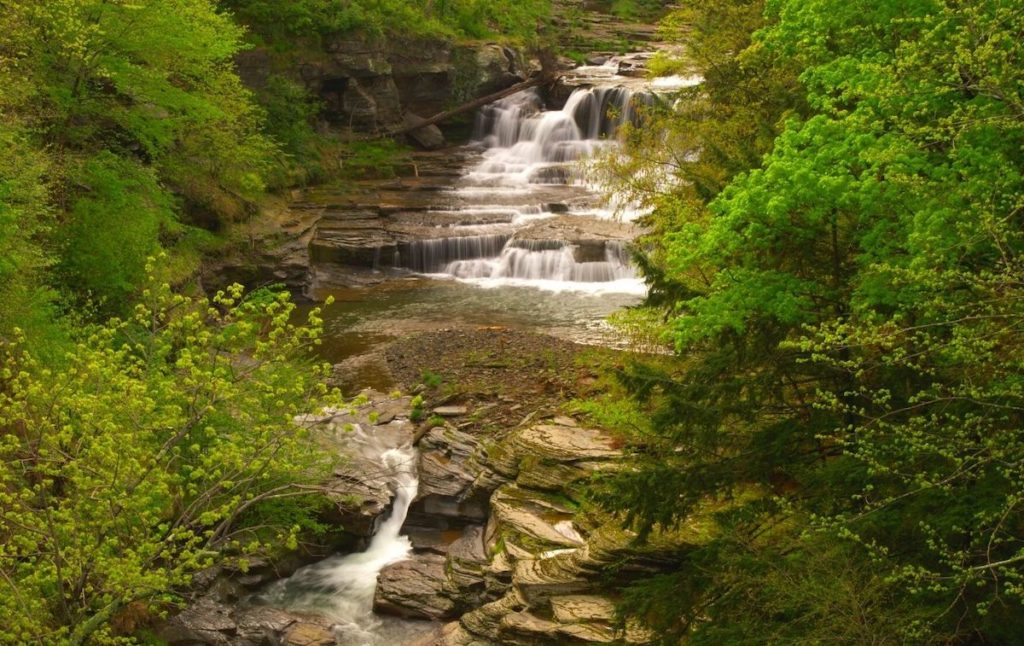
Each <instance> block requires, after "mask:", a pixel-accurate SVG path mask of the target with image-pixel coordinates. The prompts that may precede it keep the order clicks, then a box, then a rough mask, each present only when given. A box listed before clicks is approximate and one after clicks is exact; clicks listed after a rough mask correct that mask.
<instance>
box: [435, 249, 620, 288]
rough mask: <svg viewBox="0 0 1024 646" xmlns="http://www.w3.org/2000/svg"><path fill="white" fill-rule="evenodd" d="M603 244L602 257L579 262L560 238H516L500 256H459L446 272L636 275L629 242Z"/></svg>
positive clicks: (586, 278) (574, 277)
mask: <svg viewBox="0 0 1024 646" xmlns="http://www.w3.org/2000/svg"><path fill="white" fill-rule="evenodd" d="M603 244H604V251H603V254H602V255H603V259H602V260H590V261H588V262H579V261H578V260H577V257H576V256H577V254H576V248H575V247H574V246H573V245H570V244H566V243H563V242H561V241H557V240H552V241H548V240H539V241H534V240H513V241H511V242H510V243H509V244H507V245H505V248H504V249H503V250H502V252H501V255H500V256H498V257H497V258H489V259H478V260H458V261H455V262H452V263H449V264H448V265H447V266H446V267H445V271H444V273H447V274H451V275H452V276H455V277H456V278H464V279H490V280H492V281H493V280H498V279H512V280H516V281H539V280H547V281H555V282H572V283H607V282H613V281H620V280H629V279H633V278H635V277H636V273H635V272H634V271H633V268H632V267H631V266H630V265H629V254H628V253H627V251H626V248H625V245H624V244H623V243H621V242H618V241H607V242H604V243H603Z"/></svg>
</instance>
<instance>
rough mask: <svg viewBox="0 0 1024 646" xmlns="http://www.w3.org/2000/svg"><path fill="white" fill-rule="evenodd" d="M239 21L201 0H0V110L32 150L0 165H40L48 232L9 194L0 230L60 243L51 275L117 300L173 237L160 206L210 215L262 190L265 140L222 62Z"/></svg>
mask: <svg viewBox="0 0 1024 646" xmlns="http://www.w3.org/2000/svg"><path fill="white" fill-rule="evenodd" d="M242 33H243V32H242V29H241V27H239V26H237V25H235V24H234V23H232V21H231V20H230V18H229V17H227V16H225V15H222V14H220V13H218V12H217V11H216V9H215V7H214V5H213V3H212V2H209V1H207V0H175V2H172V3H170V4H168V3H167V2H155V1H143V2H120V1H118V2H106V1H100V0H60V1H57V2H35V1H32V0H30V1H26V2H22V1H15V2H10V3H7V4H5V6H4V11H3V12H2V14H0V82H2V83H3V86H4V92H3V96H2V98H0V109H2V114H3V119H4V121H5V123H6V124H12V125H13V127H15V128H16V132H17V133H18V134H17V136H18V141H19V142H20V143H19V145H20V146H21V148H22V149H23V150H26V151H31V152H29V153H27V154H25V155H24V156H23V157H19V158H16V159H12V160H10V161H9V162H8V166H9V168H5V169H3V170H4V172H5V175H6V174H7V173H10V174H11V177H15V178H16V177H18V176H21V175H24V174H25V173H31V172H34V171H32V168H33V167H35V168H38V167H39V166H40V164H41V165H42V166H43V167H45V169H46V176H45V179H46V182H45V186H46V187H47V189H48V192H49V195H48V196H47V199H45V200H42V201H41V202H40V203H41V204H44V205H45V204H46V203H47V202H48V203H49V207H50V210H51V212H52V218H50V219H48V220H46V221H45V223H46V224H48V225H50V227H49V231H48V232H47V231H46V230H43V229H40V228H39V227H38V226H37V225H36V224H33V223H34V222H35V223H42V222H43V220H40V219H39V218H38V217H35V216H33V215H32V214H30V213H29V212H28V211H25V210H24V208H23V207H18V208H19V209H21V210H22V212H23V219H24V224H25V230H24V231H22V232H19V234H18V238H10V239H20V240H22V241H27V242H28V243H29V244H30V245H31V246H32V247H34V248H36V249H40V250H45V251H46V252H47V253H53V252H61V251H65V252H72V253H70V254H67V255H63V256H62V257H61V258H60V260H62V262H61V263H59V264H60V265H61V268H62V269H63V270H64V271H63V272H62V273H61V275H62V276H64V277H66V278H67V280H66V281H65V284H64V285H63V287H65V288H67V289H68V290H79V289H83V288H87V289H89V290H91V291H92V292H93V294H94V295H95V296H97V297H99V298H101V299H105V300H106V301H107V302H108V303H110V304H118V303H120V304H123V297H124V295H125V293H126V290H127V291H131V289H130V288H133V287H135V286H136V284H137V282H138V280H139V279H140V277H141V272H139V271H138V269H139V267H141V265H142V264H143V263H144V261H145V258H146V256H147V255H149V254H150V253H152V252H153V251H154V250H156V249H157V248H159V247H161V246H165V247H172V246H173V245H174V243H175V242H176V241H177V240H178V238H180V237H181V230H180V228H176V227H175V226H174V220H175V219H176V218H175V217H173V216H172V213H177V214H179V217H178V218H177V219H180V220H182V221H183V222H184V223H186V224H187V223H189V222H190V221H192V222H199V223H201V224H203V225H204V226H206V227H208V228H216V227H217V226H218V223H219V221H220V220H222V219H224V218H230V217H232V216H236V215H239V214H242V213H243V212H244V209H243V206H244V204H245V203H247V202H249V201H251V200H253V199H255V198H257V197H258V196H259V195H261V193H262V190H263V185H264V179H263V178H264V176H265V174H266V171H267V168H268V167H269V166H270V164H271V163H272V162H273V160H274V158H275V155H276V148H275V147H274V146H273V145H272V144H271V143H270V142H269V141H268V140H267V139H266V138H265V137H264V136H263V135H261V134H260V127H261V121H262V118H263V117H262V113H261V111H260V110H259V109H258V108H256V107H255V104H254V103H253V102H252V100H251V97H250V95H249V93H248V92H247V91H246V90H244V89H243V88H242V86H241V83H240V81H239V79H238V77H237V75H236V74H235V72H234V69H233V57H234V55H235V54H236V53H237V52H238V51H239V50H240V48H241V47H242V40H241V38H242ZM4 198H5V199H14V197H13V196H10V197H9V196H7V195H5V196H4ZM40 198H41V196H39V195H36V196H35V197H34V198H33V199H36V200H40ZM183 207H184V208H183ZM11 208H14V207H13V206H12V207H11ZM132 212H135V213H132ZM183 212H184V213H186V214H187V217H180V214H181V213H183ZM211 215H212V218H211V217H210V216H211ZM204 218H205V221H204ZM0 233H4V234H5V235H10V236H13V234H8V233H7V232H6V231H3V232H0ZM65 233H67V234H69V235H64V234H65ZM51 241H52V242H51ZM79 245H80V248H79ZM107 260H109V261H110V262H109V266H110V267H109V269H110V270H109V271H107V270H106V265H107V264H108V263H107V262H106V261H107ZM108 278H109V279H110V280H109V282H108V281H107V280H106V279H108Z"/></svg>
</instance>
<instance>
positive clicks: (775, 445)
mask: <svg viewBox="0 0 1024 646" xmlns="http://www.w3.org/2000/svg"><path fill="white" fill-rule="evenodd" d="M665 24H666V27H667V28H668V29H670V30H671V29H676V30H677V31H676V32H675V33H683V32H680V31H679V30H680V29H681V28H682V27H685V30H684V32H685V36H684V48H685V53H684V54H683V57H682V59H681V60H678V61H676V64H677V65H679V66H681V67H683V68H688V69H691V70H694V71H697V72H699V73H701V74H702V75H703V76H704V79H705V81H704V83H703V84H702V85H701V86H700V87H698V88H695V89H692V90H688V91H684V92H683V93H682V94H681V95H680V97H679V101H678V103H677V104H676V105H675V106H674V107H673V108H672V109H670V110H666V111H665V112H663V113H662V114H657V115H653V116H652V119H653V121H654V122H655V123H656V124H657V128H655V129H653V130H652V129H645V130H643V131H641V130H638V131H635V132H633V133H632V134H631V142H630V146H631V154H630V155H629V156H627V157H626V158H625V159H619V160H614V161H612V162H611V163H610V164H609V165H608V166H607V167H606V170H609V169H610V172H611V173H612V174H613V175H615V174H617V175H618V176H619V177H621V178H622V179H621V180H620V184H619V186H620V188H621V189H622V190H626V191H629V192H630V193H631V194H632V195H633V196H634V197H636V198H639V199H642V200H645V201H646V202H647V203H648V204H650V205H651V206H653V207H654V208H655V211H654V214H653V215H652V216H650V217H649V218H648V224H649V225H650V226H651V230H652V233H650V234H649V235H648V236H647V237H646V238H645V240H644V249H645V251H644V253H643V255H642V256H641V257H640V259H639V260H640V262H641V264H642V266H643V267H644V269H645V272H646V274H647V277H648V280H649V282H650V284H651V286H652V297H651V299H650V304H649V307H652V308H654V309H655V310H656V311H658V312H660V313H661V314H662V316H663V320H664V321H665V323H664V325H663V326H662V328H661V329H662V330H663V333H664V335H665V337H666V338H667V339H670V340H671V342H672V343H673V344H674V346H675V349H676V353H677V356H678V361H674V362H668V363H666V362H654V363H651V362H643V361H639V362H636V363H635V364H634V365H633V366H632V367H630V368H626V369H624V370H622V371H621V374H620V377H621V381H622V383H623V384H624V385H625V386H626V389H627V391H629V392H630V393H632V397H633V400H634V402H635V404H636V405H637V406H639V407H640V409H641V410H642V411H644V412H645V413H646V414H647V415H648V416H649V419H650V429H649V430H648V432H647V433H645V434H643V435H641V436H639V437H637V438H636V450H637V455H638V457H637V463H636V466H637V469H636V470H635V471H624V472H622V473H619V474H615V475H612V476H609V477H608V478H606V479H605V481H604V482H603V483H602V488H601V489H600V492H601V496H602V498H603V500H604V501H605V502H606V504H608V505H609V506H610V507H611V508H612V509H621V510H624V511H628V517H629V519H630V521H631V522H635V523H636V524H637V526H638V527H639V528H640V529H641V530H642V531H657V530H658V528H666V527H672V526H675V525H676V524H678V523H681V522H685V519H686V518H687V517H688V515H689V514H691V513H693V512H694V510H695V509H696V508H697V506H699V505H700V504H702V502H704V501H707V500H709V499H710V500H719V501H728V502H729V504H728V505H727V507H726V511H723V512H722V513H720V514H719V522H720V535H719V537H718V538H717V539H716V540H714V541H712V542H710V543H709V544H707V545H704V546H700V547H696V548H694V549H693V550H692V551H691V552H690V553H689V554H688V556H687V557H686V558H685V560H684V561H683V562H681V563H679V565H678V570H677V572H675V573H673V574H665V575H662V576H658V577H655V578H653V579H650V580H646V581H643V582H641V583H639V584H637V586H636V587H635V588H634V590H633V591H632V593H631V594H630V595H629V596H628V603H627V604H626V605H627V607H628V608H629V609H630V610H631V611H632V612H634V613H636V614H637V615H639V616H642V617H643V618H644V619H646V620H647V621H653V622H654V623H655V624H656V625H658V626H660V627H661V628H662V629H663V630H665V633H664V635H665V637H664V641H665V642H666V643H675V640H677V639H679V638H681V637H683V636H684V635H685V636H686V638H687V639H688V640H689V642H688V643H708V644H720V643H740V642H742V643H747V642H749V641H751V640H756V641H758V642H766V643H769V642H770V643H818V642H819V641H822V640H824V641H839V642H843V643H868V642H870V643H904V642H912V643H936V642H939V643H948V642H970V641H971V640H975V639H979V640H981V643H1010V642H1012V641H1013V640H1014V639H1015V638H1014V636H1015V635H1019V634H1020V633H1021V631H1022V630H1024V626H1022V621H1024V613H1022V612H1021V611H1022V608H1021V603H1022V591H1024V588H1022V587H1021V581H1022V575H1024V531H1022V530H1024V513H1022V512H1024V509H1022V508H1021V501H1022V500H1024V487H1022V485H1024V483H1022V480H1021V473H1022V467H1024V462H1022V461H1024V431H1022V429H1024V418H1022V411H1024V400H1022V398H1021V394H1022V393H1021V390H1020V387H1021V367H1022V365H1021V348H1022V347H1024V346H1022V341H1024V339H1022V337H1021V322H1022V321H1024V318H1022V317H1024V310H1022V309H1021V302H1022V301H1021V293H1020V292H1019V290H1020V289H1021V285H1022V283H1021V278H1022V277H1024V276H1022V269H1024V265H1022V260H1021V252H1022V251H1024V248H1022V243H1024V240H1022V237H1021V231H1022V227H1021V224H1022V223H1021V215H1022V212H1024V211H1022V207H1024V186H1022V181H1024V174H1022V171H1024V83H1022V74H1024V67H1022V65H1021V63H1022V60H1024V59H1022V55H1024V45H1022V43H1024V39H1022V38H1021V34H1022V26H1024V6H1021V4H1020V3H1018V2H1009V1H1000V0H992V1H986V2H978V3H969V4H963V3H947V2H941V1H932V0H922V1H915V2H903V1H899V2H896V1H892V2H877V1H871V2H867V1H865V2H848V3H842V4H836V3H831V2H824V1H810V2H808V1H806V0H801V1H786V0H780V1H773V2H767V3H761V2H746V1H742V0H717V1H714V2H708V3H699V4H698V3H694V4H692V5H687V7H686V8H684V9H682V10H680V11H679V12H678V13H676V14H675V15H674V16H672V17H671V18H670V19H669V20H667V21H666V23H665ZM655 132H658V133H667V135H665V134H654V133H655ZM641 456H642V457H641Z"/></svg>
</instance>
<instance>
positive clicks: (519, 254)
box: [257, 61, 690, 646]
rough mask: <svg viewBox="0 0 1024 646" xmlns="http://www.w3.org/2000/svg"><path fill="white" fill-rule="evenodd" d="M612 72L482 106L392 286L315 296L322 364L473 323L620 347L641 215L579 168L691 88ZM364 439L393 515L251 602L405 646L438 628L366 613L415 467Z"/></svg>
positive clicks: (367, 381)
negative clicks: (349, 550) (319, 301)
mask: <svg viewBox="0 0 1024 646" xmlns="http://www.w3.org/2000/svg"><path fill="white" fill-rule="evenodd" d="M617 69H618V68H617V66H616V64H615V62H614V61H611V62H609V63H608V64H606V65H602V66H591V67H582V68H578V69H577V70H575V71H574V72H573V74H575V75H576V80H577V82H578V83H579V87H578V88H577V89H576V90H575V91H574V92H573V93H572V94H571V96H569V97H568V99H567V100H566V101H565V104H564V106H562V107H561V108H559V109H546V108H545V105H544V101H543V98H542V96H541V94H540V93H539V92H538V91H537V90H527V91H524V92H521V93H519V94H516V95H513V96H510V97H508V98H505V99H503V100H501V101H498V102H496V103H494V104H492V105H490V106H487V107H486V108H484V109H482V110H481V111H480V113H479V115H478V117H477V123H476V129H475V134H474V138H473V141H472V142H471V143H470V144H469V145H468V146H467V147H465V148H463V149H461V151H460V153H461V155H462V156H461V157H460V159H463V160H465V161H464V162H463V166H462V167H461V168H460V169H459V170H458V172H457V173H454V174H453V175H452V176H451V177H449V178H448V179H445V178H444V177H443V176H439V178H438V180H437V182H438V183H442V184H443V183H444V182H447V186H443V187H442V190H434V191H433V193H431V194H430V195H429V196H428V197H427V198H426V200H427V204H426V206H425V207H423V209H422V212H425V213H426V216H425V217H424V216H417V217H418V218H419V219H416V220H414V221H413V223H412V224H411V225H409V226H407V227H406V228H405V229H402V230H401V231H400V233H402V234H403V235H405V236H406V237H405V238H401V239H399V240H398V242H396V243H393V244H392V243H388V244H381V245H380V246H379V247H378V248H376V249H375V250H373V253H372V256H373V270H374V271H375V272H386V273H387V279H386V280H383V281H381V282H378V283H377V284H374V285H371V286H364V287H342V286H338V285H331V284H330V283H329V281H328V282H326V283H320V284H318V285H317V287H316V290H315V292H316V295H317V296H318V297H324V296H327V295H332V296H334V298H335V302H334V303H333V304H332V305H329V306H326V307H325V308H324V311H323V318H324V320H325V326H326V333H325V337H326V338H325V340H324V345H323V348H322V350H321V352H322V355H323V357H324V359H326V360H328V361H330V362H332V363H340V362H343V361H345V360H347V359H350V358H353V357H359V356H361V355H366V354H369V353H373V352H375V351H379V350H380V349H381V348H383V347H384V346H385V345H386V344H387V343H389V342H390V341H392V340H393V339H395V338H398V337H401V336H405V335H409V334H415V333H418V332H424V331H433V330H438V329H446V328H453V327H454V328H457V327H472V326H500V327H509V328H517V329H526V330H531V331H538V332H543V333H548V334H553V335H555V336H559V337H562V338H564V339H568V340H571V341H576V342H581V343H589V344H601V345H615V344H616V343H617V342H618V339H617V336H616V334H615V332H614V331H613V330H612V329H611V328H610V326H608V325H607V323H606V322H605V319H606V317H607V316H608V315H609V314H611V313H612V312H614V311H616V310H618V309H620V308H622V307H625V306H629V305H632V304H636V303H638V302H639V301H640V300H641V299H642V297H643V295H644V294H645V287H644V284H643V281H642V279H641V278H640V277H639V276H638V275H637V273H636V271H635V270H634V268H633V267H632V266H631V264H630V261H629V252H628V243H629V241H630V240H631V239H632V238H634V237H635V236H636V235H637V234H638V233H639V231H638V229H636V228H635V226H634V225H633V224H632V223H631V221H632V220H633V219H635V218H636V217H638V216H639V215H640V213H639V212H638V211H636V210H633V209H630V208H628V205H625V206H624V205H612V206H608V205H604V204H602V202H601V201H600V200H599V198H598V195H597V192H596V190H595V188H594V187H593V186H589V185H587V183H586V182H585V179H584V178H583V177H581V176H580V174H579V173H578V170H577V167H576V165H575V162H577V161H579V160H580V159H583V158H585V157H587V156H589V155H591V154H593V153H595V152H598V151H600V150H602V149H606V148H607V147H609V146H615V145H617V144H616V138H615V137H616V133H617V131H618V129H619V128H620V127H621V126H622V125H623V124H626V123H630V124H637V123H639V119H640V108H641V107H642V106H643V105H645V104H649V103H651V102H652V101H654V100H656V94H655V90H658V89H659V88H658V85H659V82H660V85H661V86H663V87H662V88H660V89H674V88H676V87H678V86H681V85H685V84H688V83H690V80H689V79H678V78H676V77H673V78H670V79H659V80H658V82H656V83H654V84H653V86H654V89H652V87H651V86H652V84H650V83H647V84H646V85H644V82H643V81H641V80H640V79H636V78H626V77H620V76H618V75H617V74H616V70H617ZM417 199H423V198H417ZM399 215H401V214H399ZM393 219H394V220H401V218H400V217H396V218H393ZM339 221H340V222H343V221H344V220H343V219H342V218H339ZM339 226H340V225H339ZM410 232H411V234H412V235H411V237H410ZM353 376H354V382H355V383H357V384H359V385H360V386H362V387H365V386H372V387H375V388H377V389H380V390H384V389H387V388H389V387H390V386H391V384H389V383H387V381H388V380H387V377H386V376H385V375H382V374H377V373H375V372H374V370H373V369H372V368H369V369H365V372H364V373H357V374H355V375H353ZM357 440H358V442H359V443H360V446H361V449H360V450H361V451H364V453H365V452H369V453H367V455H370V456H371V457H372V458H373V459H374V460H376V462H377V463H379V464H380V465H381V468H382V469H384V470H386V472H387V474H388V475H387V477H388V481H389V486H390V488H391V490H392V491H393V492H394V498H393V502H392V508H391V511H390V513H389V515H388V517H387V519H386V520H385V521H384V522H382V523H381V524H380V526H379V528H378V530H377V531H376V533H375V534H374V536H373V538H372V540H371V542H370V544H369V546H368V547H367V549H366V550H365V551H363V552H360V553H356V554H350V555H347V556H335V557H332V558H329V559H327V560H325V561H322V562H319V563H316V564H313V565H310V566H307V567H305V568H303V569H301V570H299V571H297V572H296V573H295V574H294V575H292V576H291V577H290V578H289V579H286V580H283V581H278V582H276V583H274V584H273V585H272V586H271V587H269V588H268V589H266V590H265V591H264V592H263V593H261V594H260V595H259V597H258V599H257V600H258V602H260V603H264V604H269V605H272V606H278V607H283V608H287V609H290V610H296V611H304V612H314V613H317V614H321V615H325V616H327V617H329V618H331V619H332V620H333V621H335V622H337V627H336V629H335V631H336V636H337V638H338V639H339V642H340V643H342V644H350V645H352V646H375V645H378V644H404V643H408V642H409V641H411V640H413V639H414V638H415V637H417V636H420V635H424V634H426V633H428V632H430V631H431V630H434V629H436V624H431V623H428V622H418V621H407V620H400V619H396V618H390V617H382V616H377V615H375V614H374V613H373V610H372V608H373V596H374V590H375V586H376V578H377V574H378V573H379V572H380V571H381V569H382V568H383V567H384V566H386V565H388V564H390V563H394V562H396V561H399V560H402V559H404V558H406V557H407V556H408V555H409V554H410V552H411V550H412V546H411V543H410V540H409V538H408V537H406V536H403V535H402V533H401V532H402V525H403V523H404V521H405V518H406V514H407V512H408V510H409V506H410V504H411V503H412V502H413V500H414V499H415V497H416V493H417V484H418V480H417V474H416V463H417V460H418V456H417V453H416V450H415V449H414V448H413V447H411V446H399V447H394V446H386V445H384V444H382V443H381V442H380V441H379V440H378V438H374V437H372V436H367V435H366V434H365V433H364V432H363V430H362V429H358V433H357ZM570 529H571V525H570Z"/></svg>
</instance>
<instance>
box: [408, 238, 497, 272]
mask: <svg viewBox="0 0 1024 646" xmlns="http://www.w3.org/2000/svg"><path fill="white" fill-rule="evenodd" d="M509 238H511V235H509V234H507V233H505V234H503V233H495V234H491V235H476V236H460V237H447V238H433V239H426V240H414V241H412V242H407V243H405V244H402V245H399V247H398V256H397V258H396V259H395V266H396V267H404V268H406V269H411V270H413V271H417V272H420V273H424V274H433V273H440V272H443V271H444V270H445V267H446V266H448V265H449V264H450V263H452V262H456V261H460V260H470V259H475V258H491V257H494V256H496V255H498V254H500V253H501V251H502V249H504V248H505V244H506V243H507V242H508V241H509Z"/></svg>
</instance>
